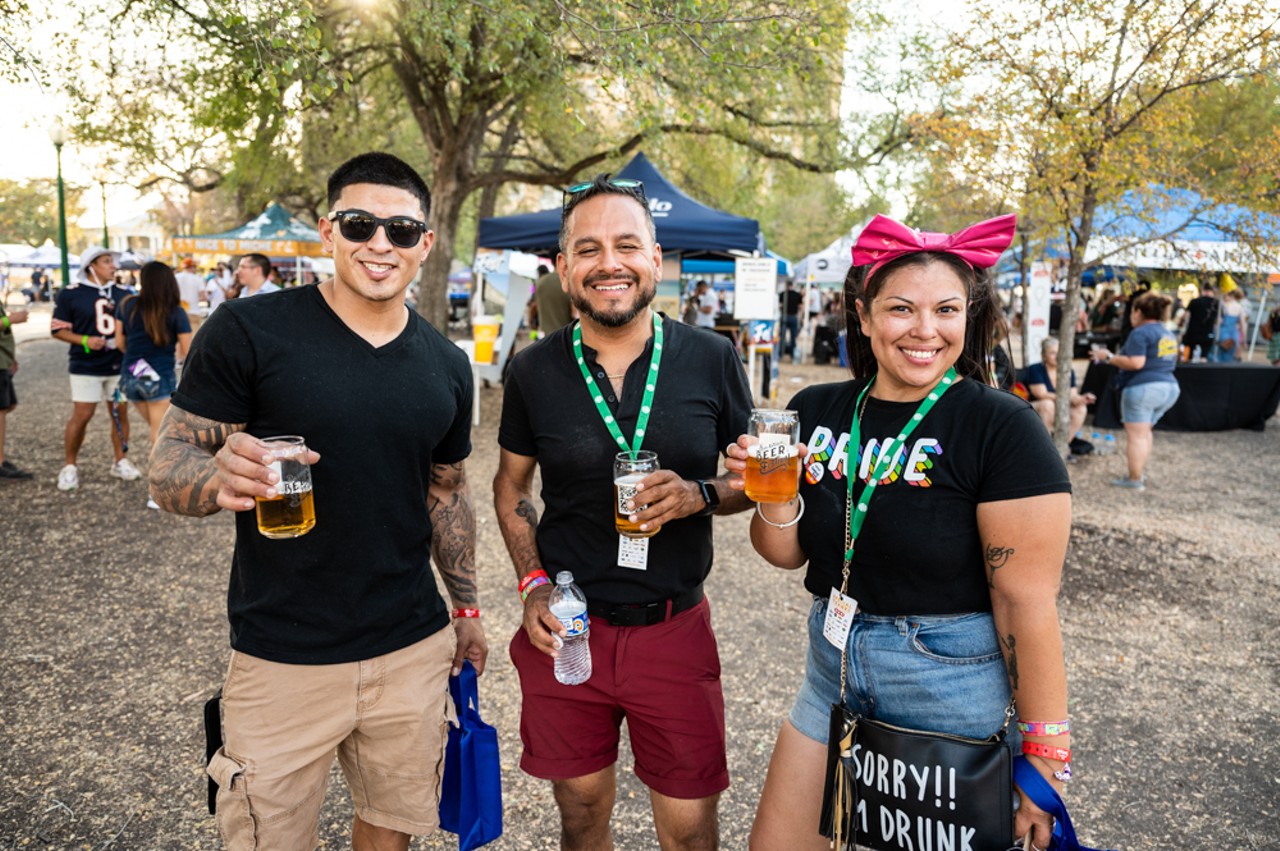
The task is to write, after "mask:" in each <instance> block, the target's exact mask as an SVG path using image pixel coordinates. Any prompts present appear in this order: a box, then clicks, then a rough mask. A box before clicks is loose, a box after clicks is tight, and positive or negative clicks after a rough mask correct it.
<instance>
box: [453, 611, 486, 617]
mask: <svg viewBox="0 0 1280 851" xmlns="http://www.w3.org/2000/svg"><path fill="white" fill-rule="evenodd" d="M453 616H454V617H455V618H478V617H480V610H479V609H454V610H453Z"/></svg>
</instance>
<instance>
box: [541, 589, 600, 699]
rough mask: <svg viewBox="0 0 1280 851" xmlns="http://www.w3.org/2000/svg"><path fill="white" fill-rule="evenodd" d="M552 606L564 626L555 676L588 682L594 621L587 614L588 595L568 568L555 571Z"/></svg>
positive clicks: (567, 681) (573, 683)
mask: <svg viewBox="0 0 1280 851" xmlns="http://www.w3.org/2000/svg"><path fill="white" fill-rule="evenodd" d="M550 607H551V614H553V615H555V616H556V617H557V618H558V619H559V620H560V623H562V624H564V628H565V636H564V638H563V639H561V642H562V643H561V645H560V655H558V656H557V657H556V660H555V671H556V679H557V680H558V681H560V682H562V683H564V684H565V685H567V686H576V685H579V684H581V683H585V682H586V681H587V680H589V679H590V678H591V646H590V645H589V644H588V641H589V640H590V638H591V622H590V620H589V619H588V618H587V597H586V595H585V594H583V593H582V589H581V588H579V587H578V586H577V585H575V584H574V583H573V574H572V573H570V572H569V571H567V570H562V571H560V572H559V573H557V574H556V587H555V588H554V589H552V591H551V601H550Z"/></svg>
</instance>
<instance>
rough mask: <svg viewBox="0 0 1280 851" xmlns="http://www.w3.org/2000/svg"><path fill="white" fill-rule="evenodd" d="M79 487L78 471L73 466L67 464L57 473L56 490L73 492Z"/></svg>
mask: <svg viewBox="0 0 1280 851" xmlns="http://www.w3.org/2000/svg"><path fill="white" fill-rule="evenodd" d="M78 487H80V471H79V470H77V469H76V465H75V464H68V465H67V466H65V467H63V468H62V472H60V473H58V490H60V491H73V490H75V489H76V488H78Z"/></svg>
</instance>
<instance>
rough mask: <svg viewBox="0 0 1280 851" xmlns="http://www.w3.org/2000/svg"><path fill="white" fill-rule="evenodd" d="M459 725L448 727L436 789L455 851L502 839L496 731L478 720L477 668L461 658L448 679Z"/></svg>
mask: <svg viewBox="0 0 1280 851" xmlns="http://www.w3.org/2000/svg"><path fill="white" fill-rule="evenodd" d="M449 693H450V694H451V695H452V696H453V703H454V706H455V707H456V709H457V714H458V725H457V726H456V727H450V728H449V743H448V745H447V746H446V747H445V753H444V780H443V781H442V783H441V788H440V827H441V828H443V829H444V830H447V831H449V832H450V833H456V834H458V849H459V851H471V849H472V848H479V847H480V846H481V845H485V844H487V843H490V842H492V841H493V840H495V839H497V838H498V837H499V836H501V835H502V771H501V766H500V765H499V764H498V731H497V730H495V729H494V728H493V727H491V726H489V725H488V724H486V723H484V721H482V720H481V719H480V696H479V693H478V692H477V690H476V669H475V668H474V667H472V665H471V662H470V661H467V660H463V662H462V672H461V673H460V674H458V676H456V677H450V678H449Z"/></svg>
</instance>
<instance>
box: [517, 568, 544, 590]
mask: <svg viewBox="0 0 1280 851" xmlns="http://www.w3.org/2000/svg"><path fill="white" fill-rule="evenodd" d="M535 579H545V580H547V581H548V582H550V581H551V577H550V576H547V572H546V571H545V570H542V569H541V568H539V569H538V570H531V571H529V573H528V575H526V576H525V578H524V579H521V580H520V589H519V590H520V593H521V594H524V592H525V591H526V590H527V589H528V588H529V584H530V583H531V582H533V580H535Z"/></svg>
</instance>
